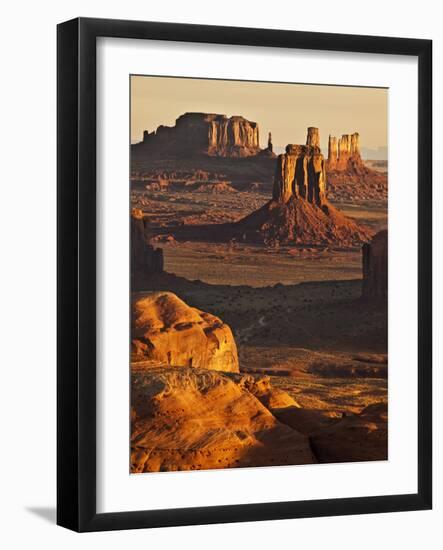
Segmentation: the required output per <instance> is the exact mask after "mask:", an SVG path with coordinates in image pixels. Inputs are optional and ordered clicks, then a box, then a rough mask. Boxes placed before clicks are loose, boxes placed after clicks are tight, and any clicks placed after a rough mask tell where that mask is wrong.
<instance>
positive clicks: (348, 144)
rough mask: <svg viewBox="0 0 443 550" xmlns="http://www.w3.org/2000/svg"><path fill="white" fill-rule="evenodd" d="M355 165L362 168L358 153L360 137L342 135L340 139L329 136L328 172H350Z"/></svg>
mask: <svg viewBox="0 0 443 550" xmlns="http://www.w3.org/2000/svg"><path fill="white" fill-rule="evenodd" d="M356 165H361V166H363V161H362V158H361V153H360V135H359V134H358V133H357V132H354V133H353V134H343V135H342V136H341V138H338V139H337V138H336V137H335V136H329V142H328V160H327V166H328V169H329V170H340V171H341V170H350V169H352V168H353V167H354V166H356Z"/></svg>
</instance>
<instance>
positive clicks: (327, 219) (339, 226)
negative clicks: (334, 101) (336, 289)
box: [234, 127, 370, 245]
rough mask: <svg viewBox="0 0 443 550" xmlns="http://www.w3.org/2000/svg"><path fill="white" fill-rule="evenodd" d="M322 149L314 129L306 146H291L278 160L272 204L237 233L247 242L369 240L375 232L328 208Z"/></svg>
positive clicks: (239, 226) (242, 222) (242, 223)
mask: <svg viewBox="0 0 443 550" xmlns="http://www.w3.org/2000/svg"><path fill="white" fill-rule="evenodd" d="M319 143H320V135H319V131H318V129H317V128H313V127H310V128H308V134H307V139H306V145H297V144H289V145H287V147H286V152H285V153H284V154H282V155H279V156H278V159H277V164H276V170H275V177H274V187H273V194H272V200H271V201H269V202H268V203H266V204H265V205H264V206H263V207H262V208H260V209H259V210H257V211H255V212H253V213H252V214H250V215H249V216H247V217H246V218H243V219H242V220H240V221H239V222H237V224H236V225H235V227H234V229H235V231H236V232H237V233H238V234H240V235H241V237H240V238H241V239H242V240H244V241H247V240H252V241H259V242H265V243H267V244H277V243H279V244H291V243H292V244H328V243H340V244H342V245H355V244H357V243H362V242H366V241H368V240H369V238H370V231H369V230H367V229H366V228H364V227H362V226H360V225H358V224H357V223H356V222H354V221H353V220H351V219H349V218H347V217H346V216H344V215H343V214H342V213H341V212H340V211H339V210H338V209H337V208H335V207H334V206H332V204H330V203H329V202H328V200H327V198H326V186H327V184H326V164H325V159H324V157H323V155H322V153H321V150H320V147H319V145H318V144H319Z"/></svg>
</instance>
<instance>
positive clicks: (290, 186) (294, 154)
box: [272, 128, 326, 206]
mask: <svg viewBox="0 0 443 550" xmlns="http://www.w3.org/2000/svg"><path fill="white" fill-rule="evenodd" d="M313 130H315V132H314V131H313ZM307 142H308V143H307V145H294V144H289V145H287V146H286V153H285V154H283V155H279V156H278V158H277V165H276V169H275V177H274V188H273V194H272V198H273V199H274V200H276V201H279V202H283V203H286V202H288V201H289V200H290V199H291V197H301V198H303V199H305V200H307V201H308V202H309V203H311V204H314V205H316V206H322V205H323V204H325V203H326V166H325V160H324V157H323V155H322V153H321V151H320V147H319V146H318V145H312V143H319V142H320V136H319V133H318V129H317V128H308V137H307Z"/></svg>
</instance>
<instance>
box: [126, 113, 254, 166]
mask: <svg viewBox="0 0 443 550" xmlns="http://www.w3.org/2000/svg"><path fill="white" fill-rule="evenodd" d="M134 147H135V148H143V150H144V151H145V152H146V153H148V154H149V153H152V154H158V153H161V154H162V155H170V156H183V155H198V154H205V155H209V156H218V157H247V156H251V155H257V154H258V153H259V152H260V151H261V149H260V143H259V128H258V124H257V123H256V122H251V121H250V120H247V119H245V118H244V117H242V116H232V117H230V118H228V117H227V116H226V115H222V114H214V113H185V114H183V115H181V116H180V117H178V118H177V120H176V121H175V126H159V127H158V128H157V130H156V131H155V132H151V133H149V132H148V131H146V130H145V132H144V133H143V141H142V142H141V143H139V144H136V145H135V146H134Z"/></svg>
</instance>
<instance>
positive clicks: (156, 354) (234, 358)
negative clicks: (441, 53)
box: [57, 18, 432, 531]
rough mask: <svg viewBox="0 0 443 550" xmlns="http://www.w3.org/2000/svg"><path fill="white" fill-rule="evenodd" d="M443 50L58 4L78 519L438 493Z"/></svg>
mask: <svg viewBox="0 0 443 550" xmlns="http://www.w3.org/2000/svg"><path fill="white" fill-rule="evenodd" d="M431 65H432V47H431V41H428V40H415V39H405V38H386V37H370V36H351V35H338V34H320V33H306V32H295V31H284V30H263V29H253V28H228V27H216V26H214V27H211V26H198V25H182V24H170V23H148V22H137V21H114V20H102V19H82V18H80V19H75V20H72V21H68V22H65V23H62V24H60V25H59V27H58V512H57V515H58V520H57V521H58V524H59V525H62V526H64V527H67V528H70V529H73V530H77V531H98V530H110V529H130V528H143V527H160V526H174V525H187V524H208V523H221V522H238V521H252V520H269V519H284V518H299V517H315V516H325V515H344V514H363V513H374V512H394V511H407V510H420V509H429V508H430V507H431V502H432V498H431V494H432V444H431V434H432V426H431V409H432V392H431V390H432V386H431V340H432V321H431V303H432V302H431V225H432V224H431V213H432V212H431V182H432V179H431V178H432V170H431V166H432V153H431V149H432V148H431V136H432V131H431V130H432V126H431V105H432V86H431V74H432V69H431Z"/></svg>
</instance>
